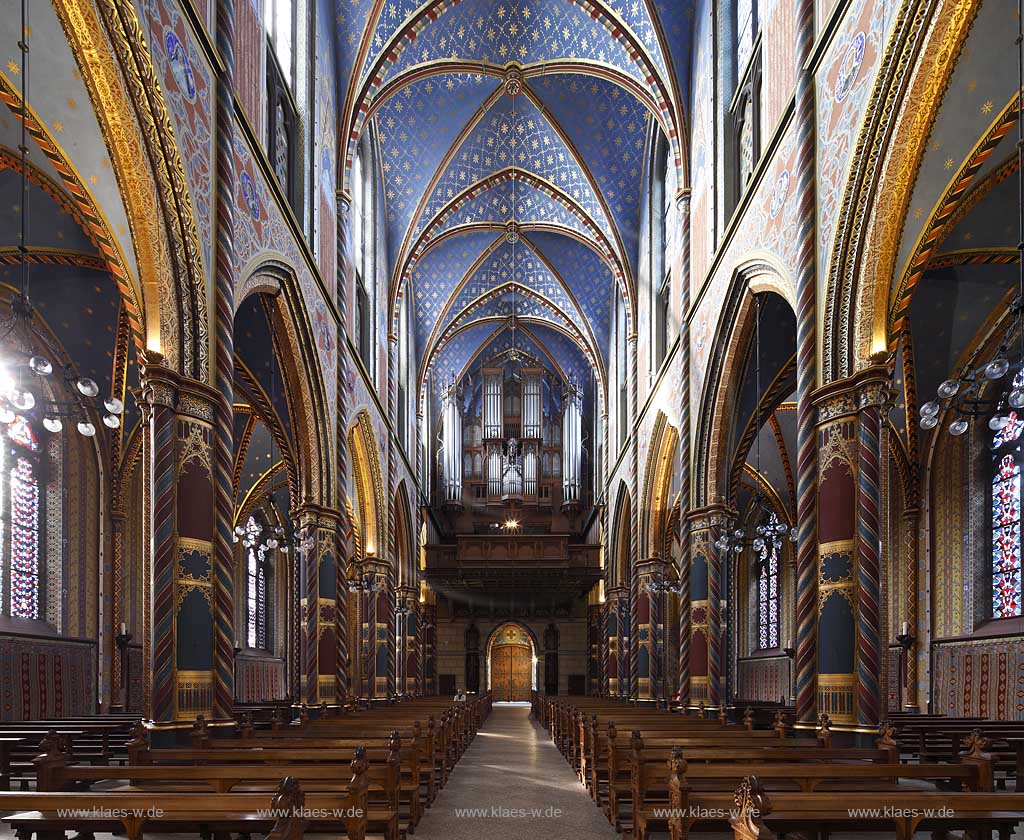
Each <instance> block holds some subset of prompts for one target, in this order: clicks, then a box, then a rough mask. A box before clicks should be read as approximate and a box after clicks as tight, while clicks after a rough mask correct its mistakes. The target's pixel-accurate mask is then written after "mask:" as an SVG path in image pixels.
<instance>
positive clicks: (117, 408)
mask: <svg viewBox="0 0 1024 840" xmlns="http://www.w3.org/2000/svg"><path fill="white" fill-rule="evenodd" d="M29 36H30V28H29V22H28V0H22V3H21V40H19V41H18V49H19V50H20V51H21V78H22V90H21V108H20V109H18V110H19V112H20V119H21V143H20V144H19V146H18V150H19V152H20V163H21V207H20V208H19V210H20V214H21V220H20V221H21V233H20V237H19V241H18V263H19V268H20V284H19V289H18V295H17V297H15V298H14V299H13V300H12V301H11V306H10V311H9V312H8V313H7V314H6V316H4V317H3V318H2V319H0V346H2V347H3V348H4V350H3V358H2V361H0V423H3V424H5V425H6V424H10V423H13V422H14V421H15V420H16V419H17V418H18V417H19V416H20V417H26V418H31V419H33V420H37V421H39V422H40V423H41V424H42V426H43V428H44V429H46V430H47V431H48V432H51V433H54V434H56V433H57V432H60V431H61V430H62V429H63V428H64V423H65V421H69V422H70V421H74V422H75V424H76V428H77V429H78V432H79V433H80V434H82V435H84V436H85V437H93V436H94V435H95V434H96V425H95V424H94V423H93V422H92V420H91V419H90V415H89V412H88V407H89V406H90V405H96V404H102V407H103V413H102V419H103V425H104V426H106V427H107V428H109V429H116V428H118V427H119V426H120V425H121V414H122V413H123V412H124V403H123V402H122V401H121V400H120V399H119V398H117V397H115V396H108V397H105V398H103V399H102V401H101V400H100V388H99V385H97V384H96V382H95V380H93V379H90V378H89V377H87V376H80V375H79V374H78V373H77V372H76V371H75V369H74V366H73V365H72V364H70V363H68V364H65V365H60V366H58V365H54V363H53V362H52V361H51V358H50V353H49V351H48V349H47V348H48V347H49V344H50V342H49V340H48V339H47V337H46V335H45V333H44V332H43V330H42V328H41V327H40V326H39V325H38V323H37V321H36V317H35V316H36V310H35V307H34V306H33V305H32V298H31V296H30V294H29V289H30V280H31V266H30V262H29V255H30V253H31V250H30V248H29V188H28V114H29V107H30V106H29V77H30V69H31V68H30V62H29ZM55 374H56V375H57V376H58V377H59V378H60V379H62V380H63V386H64V387H65V388H66V389H67V391H68V392H70V394H71V395H72V396H71V398H70V399H58V398H57V397H56V394H57V393H59V388H60V387H61V386H60V385H56V386H52V387H50V388H44V385H43V383H44V382H46V381H47V380H49V379H50V377H53V376H55Z"/></svg>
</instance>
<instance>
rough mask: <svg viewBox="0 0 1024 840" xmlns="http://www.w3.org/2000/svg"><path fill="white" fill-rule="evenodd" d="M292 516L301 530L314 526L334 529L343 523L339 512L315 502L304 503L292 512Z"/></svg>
mask: <svg viewBox="0 0 1024 840" xmlns="http://www.w3.org/2000/svg"><path fill="white" fill-rule="evenodd" d="M292 516H293V517H294V518H295V520H296V521H297V522H298V523H299V527H301V528H308V527H310V526H313V527H316V528H327V529H333V528H336V527H337V526H338V525H339V524H340V523H341V514H340V513H339V512H338V511H336V510H334V509H333V508H328V507H323V506H322V505H318V504H314V503H313V502H303V503H302V504H301V505H299V506H298V507H296V508H295V509H294V510H293V511H292Z"/></svg>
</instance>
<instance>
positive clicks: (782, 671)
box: [736, 656, 790, 703]
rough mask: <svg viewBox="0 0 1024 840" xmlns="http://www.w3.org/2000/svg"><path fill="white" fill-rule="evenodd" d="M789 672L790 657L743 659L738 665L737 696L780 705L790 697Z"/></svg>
mask: <svg viewBox="0 0 1024 840" xmlns="http://www.w3.org/2000/svg"><path fill="white" fill-rule="evenodd" d="M789 670H790V660H789V657H788V656H781V657H764V658H761V659H741V660H740V661H739V662H738V663H737V680H738V682H739V686H738V688H737V694H736V696H737V697H739V698H742V699H743V700H760V701H763V702H766V703H778V702H779V701H780V700H781V699H783V698H788V697H789V691H790V675H789Z"/></svg>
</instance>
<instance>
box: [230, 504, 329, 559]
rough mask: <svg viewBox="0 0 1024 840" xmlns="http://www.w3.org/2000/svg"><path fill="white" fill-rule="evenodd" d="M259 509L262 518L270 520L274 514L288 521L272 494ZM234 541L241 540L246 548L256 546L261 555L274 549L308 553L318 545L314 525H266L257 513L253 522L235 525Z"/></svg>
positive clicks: (282, 551) (275, 516) (286, 552)
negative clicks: (295, 526) (288, 526)
mask: <svg viewBox="0 0 1024 840" xmlns="http://www.w3.org/2000/svg"><path fill="white" fill-rule="evenodd" d="M257 511H261V512H262V518H263V519H265V520H266V521H268V522H269V521H271V518H272V515H273V518H275V519H278V520H280V521H282V522H287V521H288V520H287V519H286V518H285V517H283V516H281V510H280V508H279V507H278V505H277V502H275V501H274V499H273V497H272V496H270V497H268V498H267V501H266V502H265V503H264V504H263V505H261V506H260V507H259V508H257ZM254 513H255V512H254ZM232 542H234V543H236V544H237V543H239V542H240V543H241V544H242V546H243V547H244V548H246V549H249V548H255V549H256V551H257V552H258V553H259V554H261V555H262V554H265V553H266V552H267V551H272V550H274V549H277V550H278V551H280V552H281V553H282V554H288V553H290V552H292V551H301V552H303V553H306V552H309V551H312V550H313V547H314V546H315V545H316V539H315V537H314V536H313V526H306V527H305V528H287V527H285V526H283V525H273V526H265V525H263V523H262V522H260V521H259V519H257V518H256V516H255V515H253V516H252V517H251V524H250V522H248V521H247V522H246V523H245V524H240V525H236V526H235V529H234V532H233V534H232Z"/></svg>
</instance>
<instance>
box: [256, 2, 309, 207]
mask: <svg viewBox="0 0 1024 840" xmlns="http://www.w3.org/2000/svg"><path fill="white" fill-rule="evenodd" d="M296 14H297V6H296V3H295V2H294V0H266V14H265V15H264V22H265V25H266V32H267V62H266V65H267V157H268V159H269V160H270V165H271V168H272V169H273V170H274V175H275V176H276V177H277V182H278V183H279V184H280V185H281V189H282V190H283V191H284V194H285V197H286V198H287V199H288V203H289V204H290V205H291V207H292V209H293V210H294V211H295V214H296V216H297V217H299V218H301V210H302V203H301V190H300V186H301V180H302V179H301V177H300V170H299V164H298V158H299V151H300V149H299V145H300V144H299V139H298V138H299V131H298V127H299V111H298V107H297V104H296V100H295V94H294V90H295V41H296V22H297V18H296Z"/></svg>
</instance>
